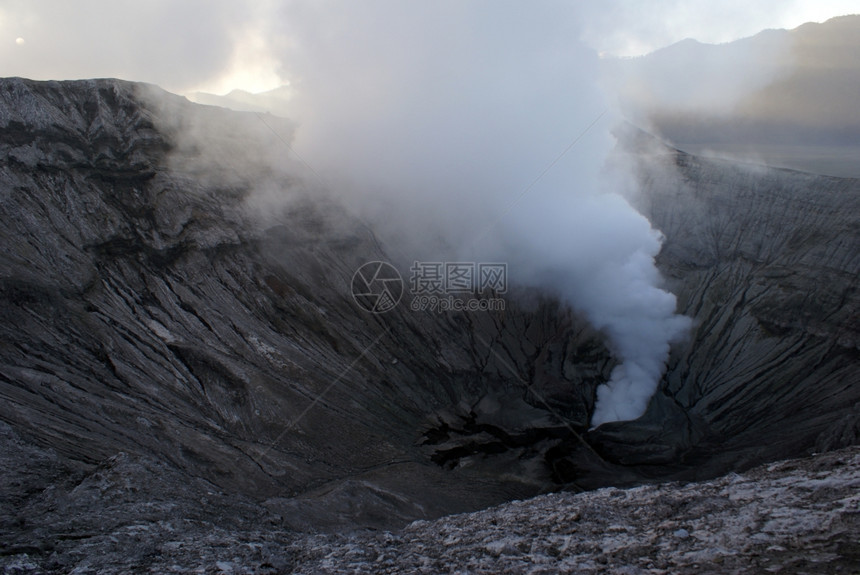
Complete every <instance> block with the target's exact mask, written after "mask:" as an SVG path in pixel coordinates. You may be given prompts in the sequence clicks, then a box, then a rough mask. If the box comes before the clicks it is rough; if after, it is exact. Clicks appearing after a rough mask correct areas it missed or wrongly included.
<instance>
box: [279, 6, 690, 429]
mask: <svg viewBox="0 0 860 575" xmlns="http://www.w3.org/2000/svg"><path fill="white" fill-rule="evenodd" d="M443 5H444V9H440V5H438V4H437V3H433V4H432V5H430V4H420V5H415V4H409V5H406V4H396V3H394V4H386V5H385V10H384V19H383V18H381V15H382V10H381V9H380V8H381V5H380V4H371V5H368V4H365V3H362V5H361V6H358V5H354V4H348V5H346V6H341V10H340V11H339V12H338V13H337V16H336V17H333V16H332V13H331V12H325V11H324V10H322V11H320V12H314V11H313V10H308V11H305V12H304V13H302V15H301V16H302V17H301V18H299V19H298V21H296V20H295V19H294V20H292V26H291V27H290V28H289V29H287V30H284V31H283V32H284V34H286V35H288V36H289V37H290V38H291V39H292V40H293V42H292V44H293V45H294V46H300V47H301V52H294V53H291V52H288V53H287V54H285V56H284V59H283V61H284V62H286V63H287V65H288V68H289V70H288V72H289V75H290V77H291V79H292V81H291V85H292V87H293V89H294V94H295V95H294V99H293V100H292V101H291V103H290V107H291V109H292V118H293V119H295V120H296V121H297V122H298V125H299V127H298V129H297V131H296V139H295V141H294V143H293V147H294V149H295V150H296V151H297V152H298V153H299V154H301V156H302V157H304V158H305V159H306V160H307V161H308V163H309V164H310V165H311V166H313V168H314V170H315V172H317V173H319V174H322V177H323V178H324V179H325V180H326V182H327V183H328V185H330V186H331V187H332V189H335V190H341V191H343V198H342V199H343V200H344V201H345V202H346V203H347V204H349V205H351V206H352V207H353V208H354V209H355V210H357V211H359V212H360V213H361V214H362V215H363V216H364V217H365V218H368V219H369V220H371V221H373V222H374V226H375V229H377V230H379V233H380V235H382V236H383V238H387V239H389V242H388V245H390V246H396V248H397V249H398V251H399V252H400V254H401V255H402V254H405V255H403V259H404V260H408V259H432V260H437V261H438V260H441V259H445V258H449V259H450V258H458V259H461V261H507V262H508V264H509V270H510V277H511V281H512V282H513V283H519V284H529V285H535V286H540V287H542V288H544V289H547V290H551V291H553V292H555V293H557V294H559V295H560V296H561V297H562V298H563V299H564V300H565V301H567V302H568V303H569V304H570V305H571V306H573V307H574V308H576V309H578V310H580V311H582V312H583V313H585V314H586V315H587V317H588V318H589V319H590V320H591V321H592V322H593V323H594V324H595V325H596V326H597V327H598V328H600V329H603V330H605V332H606V333H607V335H608V336H609V339H610V342H611V347H612V350H613V352H614V354H615V355H616V357H617V359H618V360H619V362H620V364H619V365H618V367H617V368H616V369H615V370H614V371H613V373H612V378H611V381H610V382H608V383H607V384H606V385H603V386H601V387H600V388H599V390H598V398H597V406H596V411H595V414H594V418H593V420H592V424H593V425H599V424H601V423H604V422H608V421H614V420H628V419H635V418H637V417H639V416H640V415H642V414H643V413H644V411H645V408H646V406H647V404H648V400H649V399H650V397H651V396H652V395H653V393H654V391H655V390H656V388H657V385H658V383H659V381H660V378H661V377H662V374H663V372H664V370H665V364H666V360H667V357H668V353H669V345H670V342H671V341H673V339H675V338H677V337H679V336H680V335H681V334H682V333H683V332H684V331H685V329H686V328H687V326H688V323H689V322H688V319H687V318H685V317H681V316H678V315H676V314H675V297H674V296H673V295H672V294H670V293H668V292H666V291H664V290H662V289H661V288H660V287H659V286H660V283H661V279H660V276H659V273H658V272H657V270H656V268H655V266H654V259H653V258H654V256H655V255H656V254H657V252H658V251H659V249H660V234H659V233H658V232H656V231H655V230H653V229H652V228H651V226H650V224H649V223H648V221H647V220H646V219H645V218H644V217H643V216H641V215H640V214H638V213H637V212H636V211H635V210H634V209H633V208H631V207H630V205H629V204H628V203H627V202H626V201H625V200H624V199H623V197H622V194H624V193H628V192H632V191H633V190H631V189H630V186H631V184H630V180H629V179H626V178H623V177H619V176H618V175H616V174H609V173H605V172H604V166H605V159H606V157H607V154H608V153H609V152H610V150H611V148H612V146H613V140H612V138H611V137H610V135H609V129H610V128H611V127H612V125H613V120H612V118H610V116H612V113H611V112H609V113H608V114H607V109H608V108H609V105H608V102H607V98H606V97H605V96H604V95H603V94H602V93H601V92H600V90H599V89H598V87H597V86H598V82H597V76H598V59H597V55H596V53H595V52H594V51H593V50H590V49H589V48H587V47H586V46H584V45H583V44H582V43H581V42H580V41H578V39H577V38H578V29H579V26H580V23H579V21H578V15H577V14H576V13H575V12H574V11H572V10H567V9H563V8H557V9H553V10H547V9H540V10H536V9H535V7H534V6H531V5H530V6H528V7H526V6H520V5H516V4H512V5H504V8H503V7H502V5H500V4H497V3H494V4H493V5H492V10H484V9H485V8H487V7H486V6H481V5H479V4H475V3H468V4H466V3H444V4H443ZM488 14H492V17H488ZM324 17H325V18H324ZM574 142H575V143H574ZM568 148H569V151H567V153H565V154H563V155H562V157H561V158H560V159H559V156H560V154H561V153H562V152H563V151H564V150H565V149H568ZM555 160H557V161H555ZM553 162H555V163H553ZM550 165H551V168H550V169H548V170H547V168H548V167H549V166H550ZM544 172H545V173H544ZM540 174H543V176H542V177H540V178H539V180H538V181H537V182H536V183H535V180H536V178H537V176H539V175H540Z"/></svg>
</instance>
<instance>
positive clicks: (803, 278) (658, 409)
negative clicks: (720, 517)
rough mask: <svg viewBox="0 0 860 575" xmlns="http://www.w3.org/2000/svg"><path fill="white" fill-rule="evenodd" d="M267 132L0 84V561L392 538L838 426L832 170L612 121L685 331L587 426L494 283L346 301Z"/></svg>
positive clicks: (347, 269) (345, 284)
mask: <svg viewBox="0 0 860 575" xmlns="http://www.w3.org/2000/svg"><path fill="white" fill-rule="evenodd" d="M290 130H291V126H290V124H289V123H287V122H284V121H280V120H278V119H277V118H274V117H272V116H263V115H259V114H249V113H245V114H242V113H237V112H230V111H227V110H223V109H218V108H212V107H204V106H197V105H192V104H190V103H188V102H186V101H185V100H183V99H181V98H179V97H176V96H172V95H169V94H166V93H163V92H160V91H159V90H157V89H155V88H152V87H149V86H144V85H138V84H129V83H125V82H120V81H114V80H94V81H80V82H63V83H53V82H48V83H40V82H31V81H27V80H21V79H7V80H3V81H2V82H0V214H2V218H0V237H2V242H3V246H4V250H3V252H2V254H0V302H2V303H0V314H2V322H0V333H2V337H0V419H2V420H3V421H4V422H6V425H7V426H8V427H7V426H4V427H3V433H2V434H0V438H2V441H0V448H2V451H0V457H2V459H3V461H4V465H3V466H2V474H3V477H2V482H0V486H2V487H0V499H2V501H3V511H2V517H0V534H2V535H0V537H2V539H0V544H2V553H3V554H7V555H9V556H18V555H20V554H22V553H27V554H29V555H30V556H33V555H37V556H40V557H42V559H44V560H45V561H47V560H48V558H50V557H53V556H55V555H56V553H59V552H55V551H54V550H55V549H57V548H64V549H67V548H68V547H72V548H77V549H78V550H79V551H75V553H77V552H80V553H84V554H86V553H87V552H86V549H87V545H88V543H87V541H89V540H90V539H91V538H93V537H96V536H97V535H98V534H105V533H113V532H115V531H116V530H118V529H126V528H128V529H130V530H131V531H134V532H135V533H138V532H140V533H143V532H147V530H155V531H159V533H161V535H160V536H159V537H162V538H163V537H168V535H166V533H167V532H169V531H170V530H171V529H182V530H189V529H192V527H193V526H194V525H197V528H199V529H200V530H201V532H202V531H206V530H207V529H210V528H213V526H220V527H218V528H219V529H224V530H225V531H224V533H229V532H230V530H231V529H233V528H234V527H235V528H237V529H238V528H240V526H241V525H247V524H248V523H254V524H257V523H258V522H264V523H265V524H266V525H272V529H276V528H277V529H320V528H325V529H344V528H353V527H362V526H375V527H395V526H398V525H403V524H405V523H406V522H408V521H410V520H412V519H415V518H433V517H437V516H439V515H441V514H444V513H451V512H457V511H465V510H470V509H478V508H482V507H486V506H488V505H493V504H496V503H500V502H502V501H505V500H510V499H514V498H524V497H528V496H532V495H536V494H538V493H541V492H545V491H547V490H552V489H557V488H559V487H562V486H567V487H568V488H571V489H578V488H593V487H599V486H602V485H608V484H615V485H620V484H632V483H639V482H642V481H648V480H650V479H661V478H686V479H691V478H696V477H705V476H714V475H716V474H719V473H723V472H725V471H728V470H732V469H743V468H747V467H749V466H751V465H753V464H756V463H758V462H761V461H765V460H769V459H776V458H781V457H786V456H790V455H795V454H800V453H804V452H806V451H808V450H810V449H828V448H835V447H839V446H842V445H848V444H851V443H853V442H855V441H856V439H857V436H858V425H860V424H858V402H860V370H858V361H857V360H858V330H860V321H858V301H860V296H858V291H857V287H858V286H857V282H858V279H857V278H858V271H860V261H858V257H860V255H858V249H857V247H858V245H860V241H858V240H860V226H859V225H858V217H860V215H858V214H860V210H858V208H860V205H858V203H860V182H858V181H857V180H845V179H836V178H824V177H819V176H813V175H809V174H801V173H797V172H790V171H779V170H764V169H761V168H756V167H752V166H738V165H733V164H728V163H720V162H715V161H703V160H699V159H697V158H694V157H692V156H688V155H685V154H683V153H680V152H676V151H673V150H670V149H667V148H662V147H658V146H653V145H651V144H648V143H647V142H646V141H645V139H644V138H642V137H641V136H638V137H634V136H630V137H626V138H625V140H628V141H630V142H632V144H631V146H630V147H629V148H628V151H627V152H625V153H624V154H626V156H625V155H624V154H622V155H620V156H619V158H623V157H628V158H631V157H632V158H635V159H636V161H637V162H638V163H639V172H638V177H639V179H640V180H641V181H642V184H643V188H644V191H643V195H642V196H641V197H640V198H638V200H637V201H638V202H639V204H640V209H642V210H643V212H644V213H646V214H647V215H648V216H649V217H650V218H651V219H652V221H653V222H654V224H655V226H656V227H658V228H659V229H661V230H662V231H663V232H664V233H665V235H666V238H667V241H666V244H665V248H664V250H663V252H662V253H661V256H660V260H659V264H660V266H661V269H662V270H663V272H664V274H665V275H666V277H667V281H668V283H669V287H671V289H672V290H673V291H674V292H675V293H677V294H678V296H679V301H680V305H681V308H682V311H684V312H685V313H687V314H689V315H691V316H692V317H693V318H694V319H695V320H696V327H695V329H694V333H693V335H692V337H691V338H690V340H689V341H688V342H686V343H683V344H680V345H678V346H677V348H676V349H675V350H674V352H673V356H672V359H671V365H670V366H669V371H668V373H667V376H666V380H665V385H664V386H663V389H662V390H661V392H660V393H659V394H658V395H657V396H656V397H655V399H654V400H653V401H652V403H651V406H650V408H649V411H648V413H647V414H646V415H645V416H644V417H643V418H642V419H641V420H639V421H636V422H625V423H614V424H607V425H604V426H601V427H600V428H598V429H597V430H593V431H590V432H589V431H588V430H587V425H588V420H589V414H590V411H591V409H592V407H593V398H594V389H595V388H596V386H597V385H598V384H600V383H602V382H603V381H605V380H606V378H607V376H608V374H609V371H610V370H611V368H612V367H613V362H612V360H611V358H610V355H609V353H608V351H607V349H606V347H605V344H604V338H603V337H602V336H601V334H599V333H597V332H595V331H594V330H593V329H591V328H590V327H589V326H588V325H587V323H586V322H584V321H583V320H582V319H581V318H579V317H578V316H577V315H576V314H575V313H572V312H571V311H569V310H566V309H564V308H562V307H561V306H559V304H558V303H557V302H554V301H552V300H551V299H549V298H541V297H540V296H539V295H535V294H524V293H519V294H518V292H517V291H516V290H514V293H513V294H512V295H510V296H509V297H508V298H507V300H508V301H507V304H508V305H507V309H506V310H505V311H504V312H480V313H454V312H449V313H444V314H434V313H430V312H424V313H420V312H413V311H411V310H410V309H409V306H408V305H406V303H402V304H401V305H400V306H398V307H397V308H396V309H394V310H393V311H391V312H389V313H386V314H381V315H380V314H370V313H367V312H365V311H363V310H362V309H360V308H359V307H358V306H357V305H356V303H355V302H354V301H353V299H352V297H351V296H350V282H351V279H352V275H353V273H354V272H355V270H356V269H357V268H358V267H359V266H360V265H361V264H363V263H365V262H367V261H373V260H385V259H387V257H386V253H385V251H384V248H383V247H382V246H379V245H378V243H377V241H376V239H375V237H374V236H373V233H372V231H371V230H370V229H369V228H368V227H367V226H366V225H364V224H363V223H361V222H359V221H357V220H355V219H354V218H352V217H351V216H349V215H348V214H346V213H344V212H343V211H342V210H341V209H340V208H338V207H337V206H336V205H334V204H333V203H332V202H330V201H328V200H327V199H326V197H325V195H324V194H322V193H321V192H319V191H316V190H314V189H312V188H313V186H312V185H311V184H310V183H309V181H308V180H307V179H306V178H305V179H303V178H301V177H299V175H300V174H302V173H303V171H302V168H301V166H298V165H295V164H293V163H291V155H290V150H289V148H288V146H287V144H286V142H287V141H288V140H289V133H290ZM619 161H621V160H619ZM403 273H404V276H406V275H407V273H406V271H405V270H404V271H403ZM120 454H121V455H120ZM141 478H142V479H141ZM117 486H123V487H122V489H121V492H119V493H114V495H110V493H112V490H115V489H116V488H117ZM99 494H102V495H104V494H108V495H105V496H104V497H102V496H101V495H99ZM177 522H178V523H177ZM135 526H137V527H135ZM142 526H148V527H146V528H144V527H142ZM141 537H142V538H143V539H146V536H144V535H141ZM156 540H158V538H157V537H156ZM69 542H74V543H69ZM76 546H79V547H76ZM65 552H66V551H63V552H62V553H65ZM153 552H155V551H153ZM159 552H161V551H159ZM62 553H61V554H62ZM52 554H53V555H52ZM42 559H39V561H41V560H42Z"/></svg>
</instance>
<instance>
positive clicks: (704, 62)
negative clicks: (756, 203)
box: [604, 16, 860, 177]
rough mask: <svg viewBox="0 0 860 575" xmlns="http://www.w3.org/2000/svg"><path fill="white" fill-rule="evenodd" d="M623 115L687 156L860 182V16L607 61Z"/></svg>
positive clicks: (690, 43) (687, 43)
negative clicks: (723, 158)
mask: <svg viewBox="0 0 860 575" xmlns="http://www.w3.org/2000/svg"><path fill="white" fill-rule="evenodd" d="M604 74H605V80H606V82H607V84H608V85H609V86H611V88H612V90H613V91H614V92H615V93H617V94H618V95H619V99H620V105H621V107H622V109H623V111H624V113H625V114H626V115H627V116H628V118H630V120H631V121H633V122H634V123H636V124H638V125H640V126H643V127H647V128H648V129H650V130H651V131H653V132H655V133H657V134H659V135H660V136H661V137H662V138H664V139H665V140H666V141H668V142H670V143H671V144H672V145H674V146H677V147H678V148H680V149H683V150H686V151H690V152H696V153H702V152H705V153H708V154H710V155H725V156H729V157H737V158H745V159H748V160H752V161H757V162H761V163H766V164H769V165H773V166H782V167H789V168H794V169H800V170H804V171H810V172H814V173H822V174H827V175H836V176H843V177H860V106H858V105H857V101H858V98H860V16H842V17H839V18H833V19H831V20H828V21H827V22H825V23H822V24H817V23H809V24H804V25H803V26H800V27H798V28H796V29H794V30H767V31H764V32H761V33H760V34H757V35H756V36H753V37H751V38H746V39H743V40H738V41H736V42H731V43H727V44H720V45H708V44H701V43H699V42H696V41H694V40H684V41H682V42H679V43H677V44H674V45H672V46H669V47H667V48H664V49H662V50H658V51H656V52H654V53H652V54H649V55H647V56H643V57H641V58H633V59H624V60H607V61H605V62H604Z"/></svg>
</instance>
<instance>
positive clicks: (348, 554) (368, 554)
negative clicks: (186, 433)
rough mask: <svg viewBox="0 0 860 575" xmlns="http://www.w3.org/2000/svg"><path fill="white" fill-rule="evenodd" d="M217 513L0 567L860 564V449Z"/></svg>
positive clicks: (117, 462)
mask: <svg viewBox="0 0 860 575" xmlns="http://www.w3.org/2000/svg"><path fill="white" fill-rule="evenodd" d="M145 468H146V465H145V464H143V463H141V462H134V461H131V460H130V459H129V458H127V457H124V456H121V457H118V458H115V459H114V460H113V461H112V462H111V465H110V466H108V467H106V468H105V469H102V470H101V471H100V472H99V474H98V476H97V477H94V478H90V480H89V481H88V482H86V483H85V484H82V487H81V491H83V492H87V491H88V492H89V493H90V494H91V495H95V496H98V497H101V498H102V500H103V501H104V502H105V508H106V509H107V510H108V512H107V513H106V516H107V517H110V516H111V514H110V510H113V511H117V512H118V511H121V510H122V508H123V505H124V502H125V504H130V503H129V502H130V501H132V500H134V499H137V497H135V495H134V492H136V490H139V489H146V484H147V479H146V478H147V470H146V469H145ZM150 471H151V470H150ZM193 489H194V486H189V488H188V491H189V492H190V491H192V490H193ZM154 492H155V493H157V492H158V490H157V489H155V490H154ZM77 496H79V497H80V496H81V493H78V495H77ZM209 497H210V501H209V504H210V505H218V504H220V503H223V500H222V499H221V495H220V494H218V493H210V494H209ZM236 504H237V502H235V501H232V502H231V503H230V505H233V506H234V507H235V506H236ZM150 505H151V507H152V513H153V516H156V515H157V516H161V517H168V516H170V509H167V508H165V507H164V506H163V505H162V503H161V502H159V501H158V500H153V501H151V502H150ZM251 508H252V506H250V505H249V506H248V507H247V508H246V512H250V511H251V510H252V509H251ZM211 515H212V514H210V519H208V520H200V519H197V518H195V517H173V518H172V519H167V520H165V519H162V520H158V521H155V520H153V521H150V522H139V521H138V522H131V523H126V524H122V522H121V521H120V522H119V523H118V524H116V525H113V526H111V527H110V528H106V529H101V530H100V528H99V527H98V526H95V525H93V526H91V527H92V528H93V529H95V532H91V533H78V534H76V535H75V534H68V535H69V536H68V538H66V539H65V540H60V541H59V542H58V544H57V547H56V549H55V550H54V551H53V552H52V553H51V554H50V555H48V556H47V557H46V558H45V559H43V560H41V561H36V560H34V559H32V558H31V556H30V555H29V554H28V550H27V549H26V548H23V547H22V548H19V549H18V550H14V549H6V550H4V551H3V553H4V555H5V556H4V557H0V565H2V566H3V567H4V568H5V572H6V573H39V572H41V573H52V572H58V573H59V572H63V573H68V572H74V573H96V572H98V573H129V572H152V573H308V574H311V573H313V574H319V573H626V574H634V573H673V574H675V573H858V572H860V542H858V534H860V447H852V448H847V449H843V450H840V451H834V452H829V453H825V454H819V455H816V456H814V457H810V458H806V459H797V460H789V461H785V462H780V463H774V464H770V465H767V466H763V467H759V468H756V469H754V470H752V471H749V472H747V473H744V474H740V475H739V474H734V473H732V474H729V475H727V476H724V477H721V478H718V479H715V480H711V481H706V482H699V483H688V484H686V485H682V484H677V483H665V484H658V485H647V486H642V487H636V488H631V489H617V488H611V487H610V488H605V489H600V490H598V491H592V492H586V493H577V494H574V493H557V494H551V495H545V496H540V497H537V498H534V499H530V500H527V501H514V502H511V503H508V504H505V505H501V506H499V507H495V508H492V509H487V510H485V511H480V512H475V513H465V514H461V515H454V516H448V517H443V518H441V519H438V520H435V521H416V522H413V523H411V524H410V525H408V526H407V527H405V528H404V529H403V530H401V531H399V532H388V531H385V532H379V531H366V532H361V533H356V534H352V535H302V534H297V533H295V532H289V531H285V530H284V529H283V528H281V527H279V526H278V525H276V524H275V522H276V518H275V517H272V516H269V517H262V516H260V517H258V518H256V519H252V515H253V514H250V515H247V517H246V519H245V520H244V521H245V523H241V522H240V520H239V517H238V516H230V515H229V514H225V516H224V517H223V518H222V520H221V521H222V523H221V524H219V523H218V520H215V519H212V518H211ZM70 517H74V514H73V513H72V514H71V515H70ZM77 519H78V521H82V520H85V518H80V517H79V518H77ZM70 521H74V519H70Z"/></svg>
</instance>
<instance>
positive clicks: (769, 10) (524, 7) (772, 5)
mask: <svg viewBox="0 0 860 575" xmlns="http://www.w3.org/2000/svg"><path fill="white" fill-rule="evenodd" d="M446 4H447V6H445V5H446ZM458 5H466V6H467V7H470V8H471V7H476V6H477V7H480V8H481V9H484V10H486V18H487V20H488V21H490V22H492V20H493V19H494V18H495V17H496V13H499V12H508V13H517V12H519V13H523V16H526V13H527V12H546V11H552V12H553V13H555V14H558V15H559V18H560V22H558V24H559V25H562V26H568V27H569V29H570V33H571V34H573V35H577V36H579V37H580V38H581V39H582V40H584V41H585V43H586V44H588V45H589V46H591V47H592V48H593V49H594V50H597V51H598V52H600V53H602V54H604V55H621V56H630V55H640V54H644V53H647V52H650V51H652V50H654V49H656V48H660V47H663V46H666V45H668V44H671V43H673V42H676V41H678V40H682V39H684V38H687V37H692V38H695V39H697V40H699V41H703V42H726V41H730V40H734V39H737V38H740V37H744V36H749V35H752V34H755V33H756V32H758V31H760V30H762V29H765V28H793V27H795V26H798V25H800V24H802V23H804V22H807V21H819V22H820V21H824V20H826V19H828V18H830V17H832V16H837V15H843V14H849V13H856V12H860V2H858V1H857V0H853V1H845V0H830V1H821V0H818V1H816V0H793V1H791V0H756V1H755V2H750V1H749V0H724V1H720V2H715V1H713V0H649V1H644V0H608V1H604V2H586V1H585V0H579V1H571V2H558V1H552V2H550V1H544V2H526V1H525V0H522V1H520V2H506V1H504V0H501V1H497V2H492V3H487V2H483V1H479V0H472V1H465V2H445V1H441V2H440V1H434V2H430V1H429V0H428V1H427V2H409V3H407V2H405V1H403V2H395V1H390V2H380V1H372V0H371V1H364V2H358V1H356V2H348V1H341V2H333V1H327V0H315V1H313V2H311V1H310V0H305V1H276V0H259V1H255V2H236V1H230V0H180V1H177V0H147V1H141V0H134V1H130V0H111V1H104V0H77V1H75V2H69V1H68V0H0V76H25V77H30V78H35V79H71V78H85V77H108V76H110V77H121V78H124V79H129V80H140V81H147V82H152V83H156V84H159V85H161V86H162V87H164V88H167V89H169V90H172V91H176V92H190V91H194V90H205V91H211V92H216V93H224V92H226V91H229V90H231V89H233V88H241V89H245V90H248V91H252V92H256V91H262V90H266V89H271V88H274V87H276V86H279V85H281V84H284V83H285V82H288V81H289V80H291V79H294V78H293V72H292V71H291V62H290V61H291V59H292V58H294V57H299V58H301V55H302V52H303V51H306V50H309V49H313V48H314V47H313V45H310V46H309V45H308V44H307V39H308V38H324V37H326V36H327V35H329V34H333V33H337V32H338V28H341V29H342V28H347V29H348V28H349V27H350V26H352V25H353V23H352V22H350V21H348V20H347V19H346V18H345V17H343V13H344V8H347V10H346V12H347V13H352V14H355V13H357V12H358V11H359V10H360V12H361V18H362V20H363V23H364V24H365V25H366V24H368V23H369V24H370V25H371V26H372V27H373V29H375V30H377V31H381V32H382V33H383V34H387V33H391V34H392V35H393V36H396V35H397V33H398V31H397V29H396V28H397V27H398V24H397V23H398V19H397V18H391V14H392V13H399V18H401V19H402V18H403V17H404V14H403V13H404V12H415V13H416V14H422V15H428V17H432V13H433V12H437V13H438V14H448V16H446V17H450V14H451V13H452V12H453V13H456V11H457V10H458V9H459V6H458ZM446 8H447V11H446ZM389 22H390V25H389ZM529 22H530V20H529V18H527V17H524V18H523V25H524V26H527V25H529ZM531 22H532V24H535V25H541V21H540V20H539V19H538V20H533V21H531ZM447 24H448V25H452V26H456V25H457V23H456V22H454V21H453V19H451V20H449V21H448V22H447ZM299 29H300V32H298V30H299ZM341 32H342V30H341ZM534 32H535V31H534V30H532V31H531V33H534Z"/></svg>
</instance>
